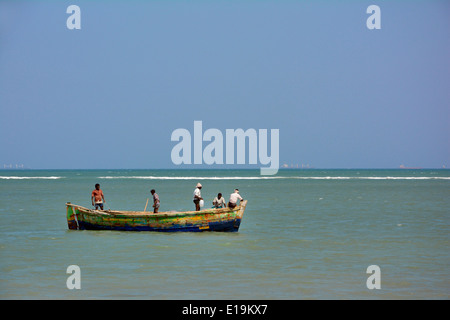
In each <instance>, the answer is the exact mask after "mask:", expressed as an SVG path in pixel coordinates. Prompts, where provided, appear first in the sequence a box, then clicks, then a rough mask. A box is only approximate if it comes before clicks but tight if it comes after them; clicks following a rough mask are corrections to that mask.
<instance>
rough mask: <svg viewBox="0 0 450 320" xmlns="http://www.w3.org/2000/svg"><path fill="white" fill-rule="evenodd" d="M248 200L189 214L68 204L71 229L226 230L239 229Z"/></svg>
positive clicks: (188, 212)
mask: <svg viewBox="0 0 450 320" xmlns="http://www.w3.org/2000/svg"><path fill="white" fill-rule="evenodd" d="M246 205H247V201H246V200H244V201H242V203H241V205H240V206H238V207H236V208H234V209H230V208H224V209H207V210H201V211H186V212H159V213H152V212H137V211H111V210H108V211H99V210H91V209H87V208H84V207H82V206H78V205H74V204H71V203H70V202H68V203H66V207H67V224H68V227H69V229H71V230H121V231H167V232H174V231H189V232H198V231H224V232H236V231H238V230H239V226H240V224H241V220H242V216H243V214H244V210H245V207H246Z"/></svg>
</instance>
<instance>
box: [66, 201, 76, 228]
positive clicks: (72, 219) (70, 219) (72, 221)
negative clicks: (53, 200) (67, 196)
mask: <svg viewBox="0 0 450 320" xmlns="http://www.w3.org/2000/svg"><path fill="white" fill-rule="evenodd" d="M66 209H67V226H68V227H69V230H78V229H79V227H78V220H77V212H76V210H77V209H76V208H75V207H73V206H72V205H71V203H70V202H67V203H66Z"/></svg>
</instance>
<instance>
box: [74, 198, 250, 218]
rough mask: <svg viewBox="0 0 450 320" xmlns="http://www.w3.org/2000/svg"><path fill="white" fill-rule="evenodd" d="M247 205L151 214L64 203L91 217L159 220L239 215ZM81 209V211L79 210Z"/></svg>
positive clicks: (242, 203) (245, 202)
mask: <svg viewBox="0 0 450 320" xmlns="http://www.w3.org/2000/svg"><path fill="white" fill-rule="evenodd" d="M246 205H247V200H244V201H242V202H241V204H240V205H239V206H236V207H235V208H233V209H230V208H228V207H227V208H220V209H214V208H210V209H205V210H200V211H176V212H167V211H165V212H164V211H163V212H158V213H153V212H151V211H146V212H144V211H117V210H116V211H113V210H106V211H100V210H94V209H88V208H86V207H83V206H80V205H76V204H72V203H70V202H67V203H66V206H68V207H69V206H70V207H73V208H77V209H78V210H79V211H81V212H83V213H87V214H92V215H102V216H111V217H130V218H131V217H133V218H137V217H152V218H159V217H178V216H196V215H204V214H213V215H218V214H227V213H235V214H239V212H240V210H242V209H245V206H246ZM80 209H81V210H80Z"/></svg>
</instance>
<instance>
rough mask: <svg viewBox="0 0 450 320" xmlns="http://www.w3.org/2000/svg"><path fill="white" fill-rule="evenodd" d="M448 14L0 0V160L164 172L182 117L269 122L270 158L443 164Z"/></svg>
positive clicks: (275, 5) (186, 122) (387, 6)
mask: <svg viewBox="0 0 450 320" xmlns="http://www.w3.org/2000/svg"><path fill="white" fill-rule="evenodd" d="M71 4H76V5H78V6H79V7H80V9H81V30H69V29H68V28H67V27H66V20H67V18H68V17H69V16H70V14H67V13H66V9H67V7H68V6H69V5H71ZM371 4H376V5H378V6H379V7H380V9H381V29H380V30H369V29H368V28H367V27H366V20H367V18H368V17H369V16H370V14H367V13H366V9H367V7H368V6H369V5H371ZM449 16H450V2H449V1H356V0H354V1H329V2H328V1H293V0H292V1H0V168H3V164H16V163H19V164H24V166H25V167H30V168H55V169H59V168H69V169H70V168H108V169H109V168H172V167H176V166H175V165H174V164H173V163H172V161H171V150H172V148H173V147H174V146H175V144H176V143H175V142H172V141H171V139H170V138H171V133H172V132H173V131H174V130H175V129H177V128H186V129H188V130H189V131H191V132H192V133H193V125H194V120H201V121H203V127H204V129H208V128H217V129H219V130H222V131H223V132H225V130H226V129H237V128H242V129H248V128H254V129H279V130H280V131H279V132H280V155H279V156H280V164H283V163H288V164H291V163H293V164H296V163H300V164H301V163H304V164H310V165H311V166H314V167H316V168H397V167H398V166H399V165H401V164H404V165H405V166H418V167H434V168H436V167H442V165H446V166H450V140H449V138H450V129H449V128H450V126H449V124H450V123H449V121H450V112H449V109H450V19H449ZM190 167H191V168H195V167H197V166H194V165H193V166H190ZM258 167H259V166H258Z"/></svg>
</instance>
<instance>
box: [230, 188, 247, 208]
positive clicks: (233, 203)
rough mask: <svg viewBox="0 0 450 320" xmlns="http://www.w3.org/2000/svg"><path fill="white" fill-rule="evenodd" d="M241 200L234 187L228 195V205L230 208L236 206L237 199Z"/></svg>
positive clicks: (237, 190)
mask: <svg viewBox="0 0 450 320" xmlns="http://www.w3.org/2000/svg"><path fill="white" fill-rule="evenodd" d="M238 200H240V201H243V200H244V199H242V197H241V196H240V195H239V189H234V193H232V194H231V195H230V200H229V201H228V207H229V208H230V209H234V208H236V205H237V201H238Z"/></svg>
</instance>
